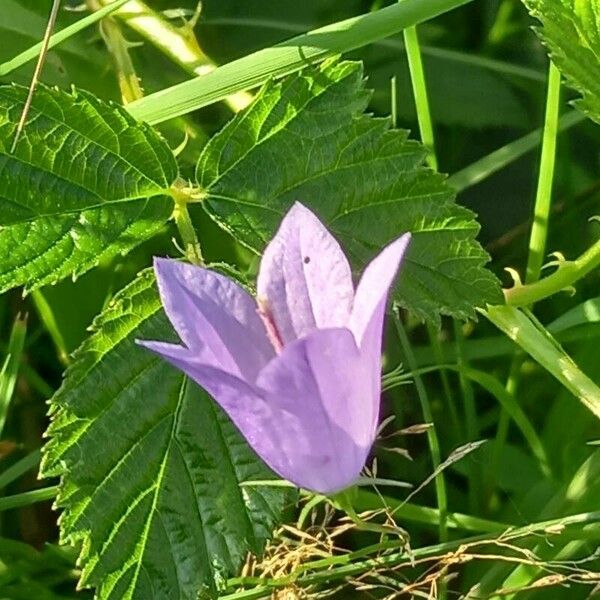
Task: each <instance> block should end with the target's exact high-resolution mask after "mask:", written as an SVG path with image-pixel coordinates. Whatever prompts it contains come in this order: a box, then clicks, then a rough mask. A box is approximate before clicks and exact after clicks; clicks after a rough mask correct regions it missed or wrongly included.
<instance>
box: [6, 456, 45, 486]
mask: <svg viewBox="0 0 600 600" xmlns="http://www.w3.org/2000/svg"><path fill="white" fill-rule="evenodd" d="M41 454H42V453H41V451H40V450H39V448H38V449H37V450H34V451H33V452H30V453H29V454H28V455H27V456H24V457H23V458H21V459H20V460H18V461H17V462H16V463H15V464H14V465H11V466H10V467H8V469H5V470H4V471H2V473H0V489H2V488H4V487H6V486H7V485H8V484H9V483H12V482H13V481H15V480H16V479H18V478H19V477H21V475H23V474H25V473H27V471H30V470H31V469H34V468H35V467H37V466H38V465H39V464H40V457H41Z"/></svg>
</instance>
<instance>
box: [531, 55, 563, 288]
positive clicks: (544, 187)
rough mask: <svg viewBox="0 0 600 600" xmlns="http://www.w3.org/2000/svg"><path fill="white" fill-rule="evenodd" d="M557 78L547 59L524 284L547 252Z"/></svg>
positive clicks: (536, 273) (537, 275)
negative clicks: (545, 91)
mask: <svg viewBox="0 0 600 600" xmlns="http://www.w3.org/2000/svg"><path fill="white" fill-rule="evenodd" d="M560 78H561V76H560V71H559V70H558V68H557V67H556V66H555V65H554V63H553V62H552V61H550V66H549V70H548V92H547V95H546V117H545V121H544V135H543V138H542V154H541V158H540V174H539V178H538V187H537V193H536V198H535V210H534V218H533V224H532V226H531V237H530V239H529V257H528V260H527V272H526V276H525V282H526V283H532V282H534V281H537V280H538V279H539V278H540V273H541V271H542V265H543V264H544V256H545V254H546V240H547V237H548V221H549V216H550V204H551V200H552V183H553V181H554V166H555V163H556V137H557V134H558V114H559V110H560Z"/></svg>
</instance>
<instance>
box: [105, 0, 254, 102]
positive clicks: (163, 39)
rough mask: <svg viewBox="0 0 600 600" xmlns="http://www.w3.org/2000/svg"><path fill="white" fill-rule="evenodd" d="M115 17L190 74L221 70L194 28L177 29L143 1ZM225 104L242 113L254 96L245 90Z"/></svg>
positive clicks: (109, 0) (108, 1)
mask: <svg viewBox="0 0 600 600" xmlns="http://www.w3.org/2000/svg"><path fill="white" fill-rule="evenodd" d="M99 1H100V3H101V4H105V5H108V6H110V5H111V3H112V0H99ZM115 16H116V17H118V18H120V19H122V20H123V22H124V23H125V24H126V25H127V26H128V27H130V28H131V29H133V30H134V31H136V32H137V33H139V34H140V35H141V36H142V37H144V38H145V39H146V40H148V41H149V42H150V43H151V44H152V45H153V46H155V47H156V48H157V49H158V50H160V51H161V52H162V53H163V54H164V55H165V56H167V57H168V58H170V59H171V60H172V61H173V62H174V63H176V64H177V65H179V66H180V67H181V68H182V69H184V70H185V71H186V72H187V73H189V74H190V75H195V76H198V77H200V76H203V75H206V74H207V73H210V72H211V71H214V70H215V69H216V68H217V66H216V65H215V64H214V63H213V62H212V61H211V60H210V58H208V56H206V54H204V52H203V51H202V49H201V48H200V46H199V44H198V41H197V39H196V37H195V35H194V32H193V29H192V27H187V26H183V27H175V26H174V25H172V24H171V23H170V22H169V21H167V20H166V19H165V18H164V17H163V16H162V15H161V14H160V13H158V12H156V11H154V10H152V9H151V8H150V7H149V6H147V5H146V3H145V2H143V1H142V0H129V2H127V4H126V5H125V6H123V7H122V8H119V9H118V10H117V11H116V12H115ZM225 101H226V103H227V104H228V105H229V107H230V108H231V110H233V112H239V111H240V110H242V109H243V108H245V107H246V106H248V104H250V102H252V96H251V95H250V94H248V93H247V92H244V91H241V92H237V93H234V94H231V95H230V96H228V97H227V98H226V99H225Z"/></svg>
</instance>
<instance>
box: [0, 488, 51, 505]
mask: <svg viewBox="0 0 600 600" xmlns="http://www.w3.org/2000/svg"><path fill="white" fill-rule="evenodd" d="M57 493H58V486H57V485H53V486H51V487H47V488H42V489H40V490H32V491H30V492H23V493H22V494H14V495H13V496H4V497H2V498H0V511H3V510H9V509H11V508H21V507H22V506H29V505H30V504H35V503H36V502H44V501H46V500H52V499H53V498H55V497H56V494H57Z"/></svg>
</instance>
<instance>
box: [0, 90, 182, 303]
mask: <svg viewBox="0 0 600 600" xmlns="http://www.w3.org/2000/svg"><path fill="white" fill-rule="evenodd" d="M25 95H26V89H25V88H21V87H17V86H3V87H0V256H1V257H2V260H1V262H0V292H1V291H3V290H6V289H8V288H11V287H14V286H17V285H26V287H27V289H34V288H37V287H40V286H42V285H45V284H49V283H54V282H56V281H58V280H59V279H61V278H63V277H66V276H68V275H72V276H73V277H76V276H77V275H80V274H81V273H83V272H85V271H87V270H88V269H90V268H91V267H93V266H95V265H96V264H97V263H98V261H100V260H101V259H107V258H111V257H113V256H115V255H116V254H118V253H122V254H124V253H126V252H128V251H129V250H131V248H133V247H134V246H136V245H137V244H139V243H140V242H142V241H143V240H145V239H147V238H149V237H151V236H152V235H154V234H155V233H156V232H158V231H159V230H160V229H161V228H162V227H163V226H164V224H165V223H166V221H167V220H168V218H169V216H170V214H171V212H172V208H173V202H172V200H171V198H170V197H169V196H168V190H169V187H170V185H171V184H172V183H173V181H174V180H175V178H176V177H177V165H176V162H175V158H174V156H173V153H172V152H171V150H170V149H169V147H168V146H167V145H166V143H165V142H164V141H163V140H162V139H161V138H160V137H159V136H158V134H157V133H156V132H154V131H153V130H152V129H151V128H150V127H148V126H147V125H142V124H139V123H137V122H135V121H134V120H133V119H132V118H131V117H130V116H129V115H128V114H127V113H126V112H125V111H124V110H123V109H121V108H118V107H117V106H109V105H108V104H105V103H104V102H102V101H100V100H98V99H96V98H94V97H93V96H91V95H90V94H87V93H82V92H74V93H72V94H68V93H66V92H62V91H59V90H54V89H49V88H45V87H40V88H39V89H38V90H37V91H36V93H35V95H34V99H33V104H32V106H31V111H30V113H29V120H28V123H27V124H26V126H25V129H24V130H23V133H22V135H21V137H20V138H19V142H18V144H17V146H16V149H15V151H14V153H11V152H10V148H11V145H12V143H13V139H14V135H15V131H16V127H17V123H18V121H19V118H20V116H21V111H22V108H23V103H24V98H25Z"/></svg>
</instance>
